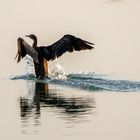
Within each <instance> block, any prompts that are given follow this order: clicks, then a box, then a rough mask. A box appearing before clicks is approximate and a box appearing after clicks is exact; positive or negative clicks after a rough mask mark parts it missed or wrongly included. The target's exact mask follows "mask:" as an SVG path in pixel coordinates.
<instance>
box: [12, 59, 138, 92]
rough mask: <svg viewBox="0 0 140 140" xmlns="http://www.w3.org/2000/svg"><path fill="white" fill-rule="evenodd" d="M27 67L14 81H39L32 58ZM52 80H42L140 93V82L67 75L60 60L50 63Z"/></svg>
mask: <svg viewBox="0 0 140 140" xmlns="http://www.w3.org/2000/svg"><path fill="white" fill-rule="evenodd" d="M26 60H27V61H26V62H27V66H26V68H25V73H24V74H22V75H18V76H14V77H12V78H11V79H12V80H18V79H22V80H33V81H39V80H38V79H36V78H35V76H34V68H33V63H32V61H31V59H30V58H28V57H27V58H26ZM49 77H50V79H49V80H48V79H44V80H40V82H43V83H53V84H59V85H65V86H70V87H73V88H79V89H84V90H90V91H97V90H108V91H117V92H131V91H140V81H129V80H114V79H108V78H106V76H104V75H101V74H96V73H94V72H93V73H89V72H87V73H74V74H68V75H66V73H65V70H64V68H63V67H62V66H61V65H60V64H59V62H58V60H57V59H56V60H55V61H51V62H49Z"/></svg>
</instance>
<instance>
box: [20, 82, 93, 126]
mask: <svg viewBox="0 0 140 140" xmlns="http://www.w3.org/2000/svg"><path fill="white" fill-rule="evenodd" d="M52 87H53V86H52ZM29 91H30V94H31V95H32V96H29V97H20V114H21V120H22V123H23V125H26V126H27V125H29V124H30V122H31V121H33V123H34V125H41V114H42V113H41V112H42V111H43V110H47V111H52V112H54V113H55V114H56V116H58V118H61V119H65V120H67V121H71V122H73V120H78V118H80V120H81V118H85V117H86V115H87V114H90V113H91V112H92V111H93V108H95V102H94V99H93V98H90V97H85V96H75V95H73V93H67V92H66V93H63V92H64V90H60V89H56V88H54V87H53V88H49V85H48V84H47V83H39V82H36V83H35V89H34V88H33V87H32V90H29ZM66 91H67V90H66ZM66 94H69V95H71V94H72V96H67V95H66ZM54 109H55V111H54ZM46 115H47V114H46ZM81 121H82V120H81Z"/></svg>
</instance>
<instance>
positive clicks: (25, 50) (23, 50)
mask: <svg viewBox="0 0 140 140" xmlns="http://www.w3.org/2000/svg"><path fill="white" fill-rule="evenodd" d="M17 47H18V51H17V55H16V57H15V59H16V58H17V62H20V60H21V59H22V58H23V57H25V56H26V55H27V54H28V55H29V56H31V57H32V58H33V60H34V61H35V62H36V63H39V60H38V52H37V51H36V50H35V49H34V48H33V47H31V46H30V45H29V44H28V43H27V42H25V41H24V40H23V39H22V38H18V40H17Z"/></svg>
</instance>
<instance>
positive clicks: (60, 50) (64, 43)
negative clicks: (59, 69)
mask: <svg viewBox="0 0 140 140" xmlns="http://www.w3.org/2000/svg"><path fill="white" fill-rule="evenodd" d="M27 37H29V38H31V39H33V41H34V42H33V46H32V47H31V46H30V45H29V44H28V43H27V42H25V41H24V40H23V39H22V38H18V40H17V44H18V52H17V55H16V58H17V62H20V60H21V58H23V57H25V56H26V54H28V55H30V56H31V57H32V58H33V60H34V61H35V62H36V63H38V64H39V59H40V58H39V57H40V56H41V57H42V58H45V59H46V60H47V61H49V60H54V59H55V58H58V57H60V56H61V55H62V54H64V53H65V52H73V51H80V50H91V49H93V47H92V46H91V45H94V44H93V43H90V42H88V41H85V40H82V39H80V38H77V37H75V36H73V35H64V36H63V37H62V38H61V39H60V40H58V41H57V42H55V43H54V44H52V45H50V46H40V47H38V46H37V37H36V36H35V35H34V34H31V35H28V36H27Z"/></svg>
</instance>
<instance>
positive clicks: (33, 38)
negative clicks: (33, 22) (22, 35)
mask: <svg viewBox="0 0 140 140" xmlns="http://www.w3.org/2000/svg"><path fill="white" fill-rule="evenodd" d="M26 37H29V38H31V39H32V40H37V37H36V36H35V35H34V34H30V35H26Z"/></svg>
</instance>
